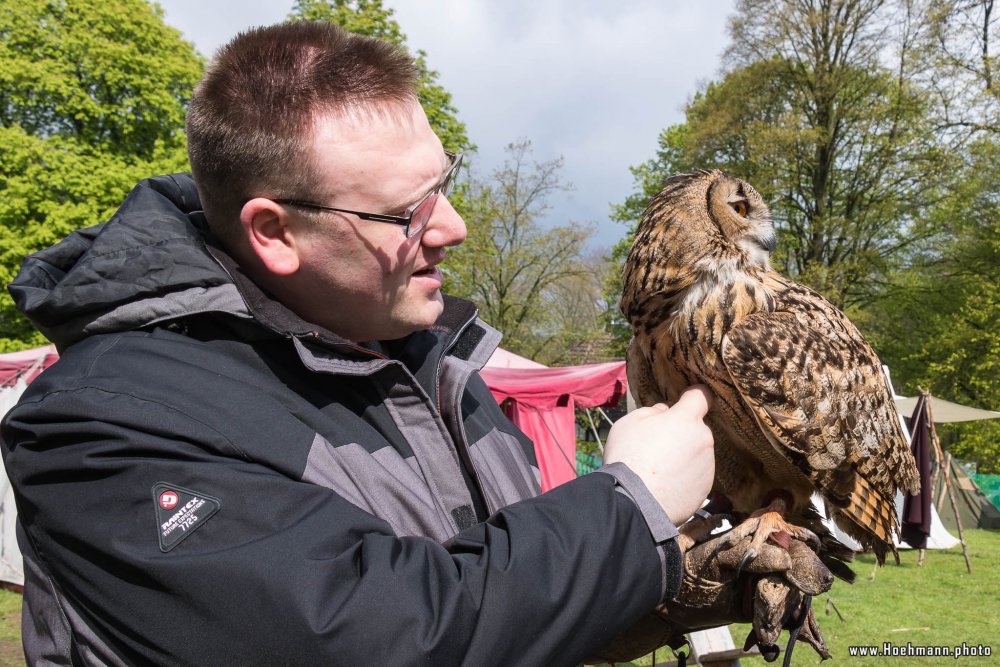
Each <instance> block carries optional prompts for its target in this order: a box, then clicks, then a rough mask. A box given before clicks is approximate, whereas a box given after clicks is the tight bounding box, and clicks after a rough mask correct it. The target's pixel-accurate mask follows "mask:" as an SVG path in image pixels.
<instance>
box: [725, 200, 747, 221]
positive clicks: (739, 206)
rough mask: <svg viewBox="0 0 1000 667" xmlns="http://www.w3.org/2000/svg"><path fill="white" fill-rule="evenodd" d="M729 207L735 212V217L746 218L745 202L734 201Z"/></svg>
mask: <svg viewBox="0 0 1000 667" xmlns="http://www.w3.org/2000/svg"><path fill="white" fill-rule="evenodd" d="M729 205H730V206H732V207H733V210H734V211H736V215H738V216H740V217H741V218H745V217H747V203H746V202H745V201H743V200H742V199H740V200H739V201H734V202H732V203H730V204H729Z"/></svg>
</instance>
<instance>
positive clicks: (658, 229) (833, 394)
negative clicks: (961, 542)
mask: <svg viewBox="0 0 1000 667" xmlns="http://www.w3.org/2000/svg"><path fill="white" fill-rule="evenodd" d="M775 243H776V237H775V233H774V229H773V227H772V225H771V214H770V211H769V210H768V208H767V205H766V204H765V203H764V201H763V199H762V198H761V196H760V195H759V194H758V193H757V192H756V191H755V190H754V189H753V188H752V187H751V186H750V185H749V184H748V183H746V182H744V181H742V180H740V179H737V178H733V177H731V176H728V175H726V174H724V173H722V172H720V171H717V170H716V171H699V172H697V173H693V174H683V175H679V176H675V177H673V178H671V179H669V180H668V181H667V183H666V186H665V187H664V189H663V190H662V191H661V192H660V193H659V194H658V195H657V196H656V197H654V198H653V199H652V201H650V203H649V206H648V207H647V209H646V211H645V213H644V215H643V218H642V221H641V222H640V224H639V228H638V230H637V231H636V235H635V240H634V242H633V244H632V248H631V251H630V253H629V256H628V259H627V260H626V262H625V269H624V291H623V292H622V298H621V309H622V312H623V313H624V314H625V317H626V318H627V319H628V321H629V323H630V324H631V326H632V333H633V336H632V341H631V343H630V345H629V349H628V355H627V372H628V381H629V387H630V390H631V391H632V394H633V396H634V397H635V398H636V401H637V403H639V404H640V405H652V404H654V403H656V402H661V401H665V402H667V403H670V404H672V403H673V402H674V401H676V400H677V398H678V396H679V395H680V393H681V391H683V390H684V388H686V387H688V386H690V385H693V384H704V385H707V386H708V387H709V388H710V389H711V390H712V392H713V394H714V396H715V402H714V404H713V409H712V410H711V411H710V412H709V414H708V416H707V417H706V421H707V422H708V424H709V426H710V428H711V429H712V431H713V434H714V436H715V459H716V474H715V481H714V485H713V488H712V496H711V497H712V498H713V499H716V500H720V501H721V502H723V503H724V504H726V505H728V506H729V507H731V509H732V510H733V512H734V513H735V514H737V515H750V514H752V513H755V512H756V513H755V514H753V516H754V517H756V523H755V525H753V526H752V527H751V528H750V529H748V530H747V531H745V533H744V536H747V535H750V534H753V536H754V537H753V539H754V543H756V544H758V545H759V544H761V543H762V542H763V541H764V540H766V539H767V538H768V537H769V536H771V535H772V534H775V537H777V536H778V535H777V534H780V533H781V532H787V533H789V534H791V535H793V536H796V537H801V538H802V539H806V538H805V536H804V534H807V535H809V536H811V537H812V540H810V541H814V540H815V539H817V535H819V536H820V537H821V538H822V539H821V541H822V542H823V544H825V545H826V549H823V548H821V549H820V553H821V555H823V553H824V551H825V552H826V553H827V555H828V556H829V555H830V554H831V553H832V554H833V560H834V561H836V562H837V563H838V567H837V568H836V569H835V568H833V567H831V569H833V570H834V571H835V573H837V574H839V575H840V576H844V577H846V578H850V577H851V576H852V575H851V574H850V570H849V569H847V568H846V566H843V563H842V562H840V561H841V559H843V560H847V559H849V558H850V555H851V554H850V552H849V551H848V550H847V549H846V548H845V547H843V546H842V545H840V543H839V542H836V540H834V539H833V538H832V536H831V535H830V534H829V531H825V529H823V527H822V524H821V522H820V521H819V519H818V515H817V514H816V512H815V511H813V510H812V508H811V503H810V497H811V495H812V493H813V491H814V490H815V491H818V492H819V493H820V494H821V495H822V497H823V498H824V499H825V503H826V509H827V515H828V516H831V517H832V518H833V520H834V522H835V523H836V524H837V525H838V526H839V527H840V528H842V529H843V530H844V531H845V532H846V533H847V534H848V535H850V536H851V537H853V538H854V539H855V540H857V541H858V542H859V543H860V544H861V545H863V547H864V548H865V549H866V550H872V551H874V552H875V554H876V556H877V558H878V560H879V562H880V563H881V562H883V561H884V559H885V555H886V553H887V552H888V551H889V550H891V551H892V552H893V554H894V555H895V554H896V550H895V547H894V545H893V534H894V533H898V526H897V521H896V512H895V505H894V500H895V495H896V491H897V489H900V488H901V489H903V490H905V491H907V492H909V493H917V492H918V491H919V486H920V481H919V477H918V476H917V470H916V466H915V464H914V461H913V457H912V455H911V454H910V449H909V446H908V443H907V441H906V438H905V436H904V435H903V432H902V429H901V428H900V424H899V419H898V417H897V416H896V411H895V408H894V405H893V401H892V392H891V390H890V388H889V386H888V383H887V382H886V379H885V377H884V375H883V373H882V366H881V363H880V362H879V360H878V358H877V357H876V356H875V353H874V351H873V350H872V348H871V346H869V344H868V343H867V342H866V341H865V339H864V338H863V337H862V336H861V333H860V332H859V331H858V330H857V328H855V326H854V325H853V324H852V323H851V322H850V321H849V320H848V319H847V317H846V316H845V315H844V314H843V313H842V312H840V311H839V310H838V309H837V308H835V307H834V306H833V305H832V304H830V303H829V302H828V301H827V300H826V299H824V298H823V297H822V296H820V295H819V294H818V293H816V292H814V291H813V290H810V289H808V288H806V287H803V286H802V285H798V284H796V283H794V282H792V281H791V280H789V279H787V278H785V277H784V276H782V275H780V274H779V273H777V272H776V271H775V270H774V269H773V268H771V266H770V263H769V257H770V253H771V252H772V251H773V250H774V247H775ZM776 502H777V503H779V504H775V503H776ZM765 506H768V507H770V508H771V509H772V510H778V513H777V514H774V513H770V512H768V513H762V512H760V511H759V510H760V509H761V508H763V507H765ZM753 521H754V520H750V521H748V522H745V523H744V524H741V526H740V528H743V527H744V526H745V525H746V523H753ZM802 527H805V528H808V529H809V530H807V531H802V530H801V528H802ZM734 532H735V531H734ZM896 558H897V560H898V555H897V556H896ZM824 560H826V559H824ZM845 571H846V573H845Z"/></svg>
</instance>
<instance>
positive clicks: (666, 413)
mask: <svg viewBox="0 0 1000 667" xmlns="http://www.w3.org/2000/svg"><path fill="white" fill-rule="evenodd" d="M711 401H712V399H711V393H710V392H709V391H708V389H706V388H705V387H702V386H696V387H691V388H689V389H687V390H686V391H685V392H684V393H683V394H681V397H680V399H679V400H678V401H677V402H676V403H675V404H674V406H673V407H669V408H668V407H667V406H666V404H663V403H658V404H656V405H654V406H652V407H648V408H639V409H638V410H633V411H632V412H630V413H629V414H627V415H625V416H624V417H622V418H621V419H619V420H618V421H617V422H616V423H615V425H614V426H613V427H612V428H611V432H610V433H609V434H608V441H607V443H605V445H604V462H605V463H615V462H621V463H624V464H625V465H627V466H628V467H629V468H630V469H631V470H632V472H634V473H635V474H636V475H638V476H639V478H640V479H641V480H642V481H643V482H644V483H645V484H646V487H647V488H648V489H649V491H650V492H651V493H652V494H653V497H654V498H656V500H657V502H659V503H660V506H661V507H663V509H664V511H665V512H666V513H667V516H668V517H670V520H671V521H672V522H673V523H674V525H676V526H679V525H680V524H682V523H684V522H685V521H687V520H688V518H689V517H690V516H691V515H692V514H694V512H695V511H696V510H697V509H698V508H699V507H701V504H702V502H704V500H705V498H706V497H707V496H708V492H709V491H710V490H711V489H712V480H713V478H714V476H715V450H714V448H713V439H712V432H711V431H710V430H709V428H708V427H707V426H706V425H705V421H704V419H705V414H706V413H707V412H708V408H709V406H710V405H711Z"/></svg>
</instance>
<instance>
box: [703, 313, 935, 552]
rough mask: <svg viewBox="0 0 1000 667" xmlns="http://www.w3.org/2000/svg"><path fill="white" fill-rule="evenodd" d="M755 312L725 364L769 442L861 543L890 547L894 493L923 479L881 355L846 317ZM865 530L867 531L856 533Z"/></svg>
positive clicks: (739, 330)
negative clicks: (874, 540)
mask: <svg viewBox="0 0 1000 667" xmlns="http://www.w3.org/2000/svg"><path fill="white" fill-rule="evenodd" d="M824 310H825V312H823V317H822V318H819V317H815V316H814V315H809V314H795V313H790V312H776V313H757V314H754V315H751V316H749V317H747V318H745V319H744V320H743V321H742V322H740V323H739V324H738V325H737V326H735V327H733V329H731V330H730V332H729V334H728V336H727V339H726V340H724V341H723V361H724V363H725V365H726V368H727V370H728V371H729V373H730V375H731V376H732V379H733V381H734V383H735V385H736V387H737V390H738V391H739V392H740V394H741V396H742V397H743V399H744V400H745V401H746V402H747V404H748V405H749V406H750V408H751V409H752V410H753V412H754V414H755V415H756V417H757V421H758V423H759V424H760V426H761V428H762V429H763V430H764V433H765V435H767V437H768V440H769V441H770V442H771V443H772V445H773V446H774V447H775V448H776V449H777V450H778V451H780V452H782V453H783V454H785V455H786V456H787V457H788V459H789V460H790V461H791V462H792V463H793V464H794V465H795V466H796V467H798V468H799V470H801V471H802V472H803V473H805V474H806V475H807V476H808V477H809V479H810V480H811V481H812V482H813V483H814V484H815V485H816V489H817V490H818V491H819V492H820V494H821V495H822V496H823V497H824V498H826V499H827V501H828V502H830V503H832V505H833V506H834V508H835V509H838V508H839V510H840V512H838V514H843V515H844V516H846V517H848V518H850V519H851V521H852V522H853V523H855V524H856V526H854V527H853V528H855V530H848V532H849V533H851V534H852V536H854V535H856V534H860V536H861V537H867V539H861V540H860V541H861V542H862V544H866V545H869V544H872V539H871V538H872V537H876V538H877V539H878V540H881V541H882V542H883V543H887V544H888V545H889V546H890V547H891V545H892V543H893V542H892V535H893V533H894V532H896V531H897V527H896V513H895V505H894V500H895V495H896V489H897V488H903V489H905V490H908V491H910V492H911V493H916V492H917V490H919V486H920V481H919V478H918V477H917V471H916V466H915V464H914V462H913V456H912V455H911V453H910V449H909V446H908V443H907V441H906V438H905V437H904V435H903V432H902V429H901V428H900V425H899V419H898V417H897V415H896V410H895V406H894V405H893V402H892V393H891V392H890V390H889V388H888V385H887V383H886V380H885V377H884V375H883V373H882V367H881V364H880V362H879V361H878V358H877V357H876V356H875V353H874V351H873V350H872V349H871V347H870V346H869V345H868V343H867V342H865V340H864V339H863V338H862V337H861V334H860V333H859V332H858V331H857V329H856V328H854V325H853V324H851V322H850V321H849V320H847V318H846V317H845V316H844V315H843V314H842V313H840V312H839V311H837V310H835V309H833V308H832V307H831V308H829V309H824ZM859 529H860V530H859Z"/></svg>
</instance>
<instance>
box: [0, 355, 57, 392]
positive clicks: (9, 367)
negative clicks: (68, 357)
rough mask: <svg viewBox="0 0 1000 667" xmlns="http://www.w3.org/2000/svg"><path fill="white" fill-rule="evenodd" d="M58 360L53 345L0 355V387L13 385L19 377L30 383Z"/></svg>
mask: <svg viewBox="0 0 1000 667" xmlns="http://www.w3.org/2000/svg"><path fill="white" fill-rule="evenodd" d="M58 358H59V354H58V353H57V352H56V346H55V345H46V346H44V347H36V348H35V349H33V350H21V351H20V352H8V353H6V354H0V387H7V386H10V385H13V384H14V383H15V382H17V379H18V378H20V377H23V378H24V381H25V382H31V381H32V380H34V379H35V378H36V377H38V374H39V373H41V372H42V371H44V370H45V369H46V368H48V367H49V366H51V365H52V364H54V363H55V362H56V360H57V359H58Z"/></svg>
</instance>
